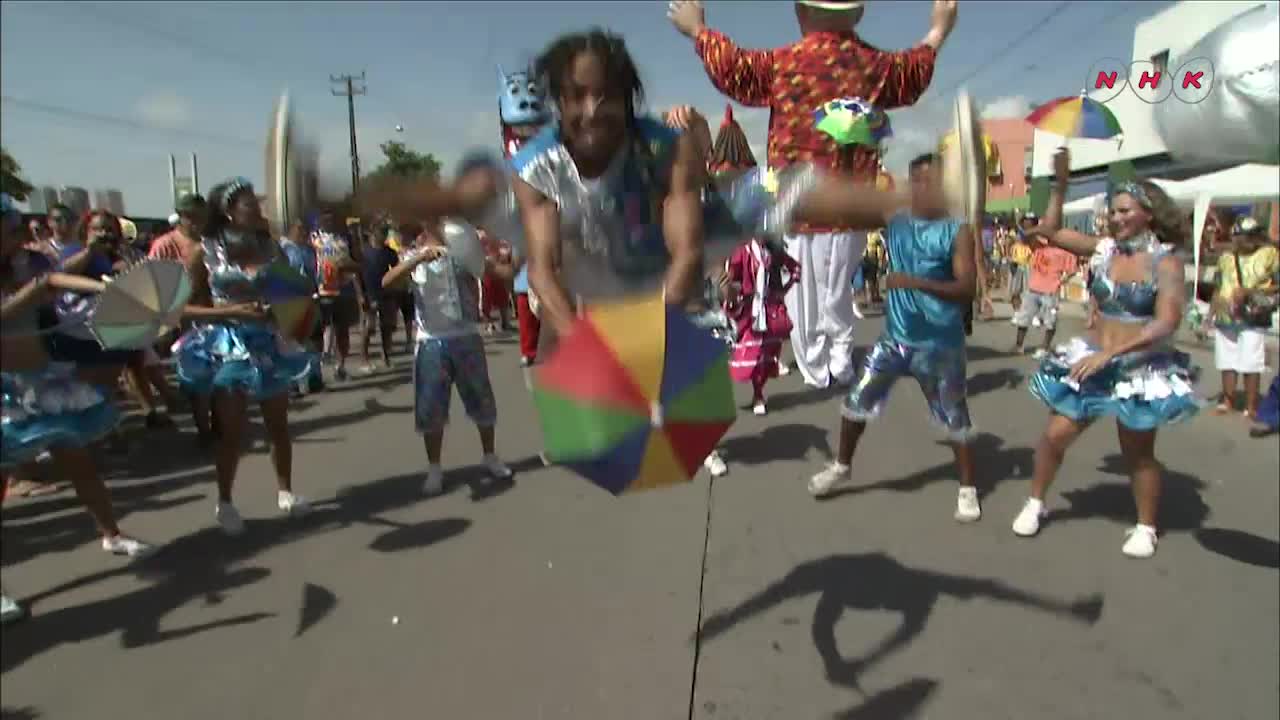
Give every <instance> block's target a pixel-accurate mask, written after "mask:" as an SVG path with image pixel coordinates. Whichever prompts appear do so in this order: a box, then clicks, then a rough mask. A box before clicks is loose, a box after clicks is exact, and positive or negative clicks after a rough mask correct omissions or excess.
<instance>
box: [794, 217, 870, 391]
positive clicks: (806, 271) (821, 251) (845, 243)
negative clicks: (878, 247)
mask: <svg viewBox="0 0 1280 720" xmlns="http://www.w3.org/2000/svg"><path fill="white" fill-rule="evenodd" d="M786 243H787V254H789V255H790V256H791V257H793V258H795V259H796V261H798V262H799V263H800V281H799V282H797V283H796V284H795V285H794V286H793V287H792V288H791V291H790V292H788V293H787V298H786V303H787V314H788V315H790V317H791V324H792V330H791V350H792V352H793V353H795V356H796V365H797V366H799V368H800V374H801V375H803V376H804V381H805V383H807V384H808V385H812V386H814V387H826V386H827V385H829V384H830V383H831V382H832V380H835V381H836V382H838V383H845V382H849V381H850V380H852V379H853V373H854V368H853V317H854V316H853V273H854V270H855V269H856V267H857V265H858V263H860V262H861V261H862V252H863V251H864V250H865V249H866V247H867V235H866V233H862V232H835V233H814V234H811V235H788V236H787V237H786Z"/></svg>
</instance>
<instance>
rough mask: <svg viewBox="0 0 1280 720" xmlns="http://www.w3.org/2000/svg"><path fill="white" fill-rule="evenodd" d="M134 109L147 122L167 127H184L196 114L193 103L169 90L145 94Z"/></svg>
mask: <svg viewBox="0 0 1280 720" xmlns="http://www.w3.org/2000/svg"><path fill="white" fill-rule="evenodd" d="M134 110H135V111H136V112H137V114H138V115H139V116H140V117H141V118H142V119H143V120H145V121H146V122H149V123H151V124H152V125H156V126H159V127H162V128H166V129H176V128H184V127H186V126H187V125H189V124H190V123H191V118H192V116H193V115H194V113H193V112H192V110H191V103H189V102H187V100H186V98H184V97H182V96H180V95H178V94H177V93H175V92H172V91H169V90H164V91H161V92H156V93H151V94H149V95H146V96H144V97H143V98H141V99H140V100H138V103H137V105H136V106H135V107H134Z"/></svg>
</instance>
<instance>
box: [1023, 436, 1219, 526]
mask: <svg viewBox="0 0 1280 720" xmlns="http://www.w3.org/2000/svg"><path fill="white" fill-rule="evenodd" d="M1098 471H1099V472H1103V473H1106V474H1108V475H1119V476H1121V477H1124V478H1126V479H1127V478H1128V477H1129V467H1128V464H1127V463H1126V462H1125V460H1124V456H1122V455H1119V454H1116V455H1108V456H1106V457H1104V458H1103V459H1102V466H1101V467H1099V468H1098ZM1160 477H1161V481H1162V482H1161V492H1160V523H1159V525H1160V530H1161V531H1166V530H1167V531H1174V532H1186V531H1188V530H1195V529H1196V528H1199V527H1200V526H1201V525H1203V524H1204V521H1205V520H1206V519H1208V517H1209V513H1210V510H1209V505H1208V504H1207V503H1205V501H1204V498H1203V497H1201V495H1200V491H1201V490H1203V489H1204V487H1205V484H1204V482H1203V481H1201V480H1200V478H1197V477H1195V476H1193V475H1188V474H1186V473H1183V472H1178V471H1176V470H1170V469H1169V468H1166V467H1162V468H1161V470H1160ZM1062 497H1063V499H1065V500H1066V501H1067V502H1068V503H1070V504H1071V507H1070V508H1060V509H1057V510H1050V511H1049V514H1048V516H1047V517H1046V518H1045V521H1046V522H1055V523H1057V522H1064V521H1067V520H1081V519H1085V518H1094V517H1104V518H1107V519H1109V520H1113V521H1115V522H1118V523H1122V524H1129V523H1131V522H1133V518H1134V510H1133V491H1132V490H1131V489H1130V488H1129V483H1127V482H1126V483H1117V482H1114V481H1103V482H1100V483H1096V484H1094V485H1090V486H1088V487H1083V488H1079V489H1075V490H1064V491H1063V492H1062Z"/></svg>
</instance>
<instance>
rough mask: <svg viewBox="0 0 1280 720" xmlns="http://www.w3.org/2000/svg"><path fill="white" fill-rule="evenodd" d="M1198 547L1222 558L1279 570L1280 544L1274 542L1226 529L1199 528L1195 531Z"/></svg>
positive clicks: (1241, 531) (1240, 531)
mask: <svg viewBox="0 0 1280 720" xmlns="http://www.w3.org/2000/svg"><path fill="white" fill-rule="evenodd" d="M1195 538H1196V542H1198V543H1200V547H1202V548H1204V549H1205V550H1208V551H1209V552H1211V553H1215V554H1217V555H1221V556H1222V557H1224V558H1229V559H1231V560H1235V561H1236V562H1240V563H1244V564H1245V565H1254V566H1256V567H1263V568H1271V569H1272V570H1276V569H1280V543H1277V542H1276V541H1275V540H1268V539H1267V538H1264V537H1260V536H1258V535H1254V534H1253V533H1247V532H1244V531H1243V530H1229V529H1226V528H1200V529H1199V530H1196V531H1195Z"/></svg>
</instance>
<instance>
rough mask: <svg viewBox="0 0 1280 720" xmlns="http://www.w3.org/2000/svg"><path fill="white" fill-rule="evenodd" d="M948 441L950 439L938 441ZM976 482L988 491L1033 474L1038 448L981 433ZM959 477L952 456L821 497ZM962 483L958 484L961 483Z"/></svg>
mask: <svg viewBox="0 0 1280 720" xmlns="http://www.w3.org/2000/svg"><path fill="white" fill-rule="evenodd" d="M938 444H940V445H946V443H942V442H940V443H938ZM972 449H973V454H974V466H975V468H976V475H977V478H976V483H977V486H978V489H979V490H980V491H982V492H984V493H986V492H991V491H992V490H993V489H995V486H996V485H998V484H999V483H1001V482H1003V481H1005V480H1009V479H1013V478H1023V477H1030V475H1031V468H1032V463H1033V460H1034V457H1035V451H1034V450H1032V449H1031V448H1029V447H1005V445H1004V438H1001V437H998V436H996V435H992V434H991V433H979V434H978V436H977V437H976V438H974V441H973V444H972ZM857 472H858V465H857V457H856V456H855V458H854V474H855V475H856V474H857ZM957 478H958V474H957V472H956V465H955V462H954V461H952V460H948V461H947V462H944V463H941V464H939V465H934V466H933V467H930V468H925V469H924V470H921V471H920V472H917V473H913V474H911V475H908V476H906V477H903V478H897V479H894V480H881V481H879V482H873V483H868V484H866V485H853V486H850V487H844V488H841V489H839V490H836V491H835V492H832V493H830V494H829V495H824V496H823V497H821V498H819V499H820V500H822V501H829V500H834V499H836V498H839V497H844V496H846V495H861V494H863V493H868V492H878V491H881V490H887V491H889V492H915V491H917V490H921V489H923V488H925V487H926V486H928V485H930V484H932V483H935V482H944V481H945V482H951V481H955V480H956V479H957ZM957 487H958V486H957Z"/></svg>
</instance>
